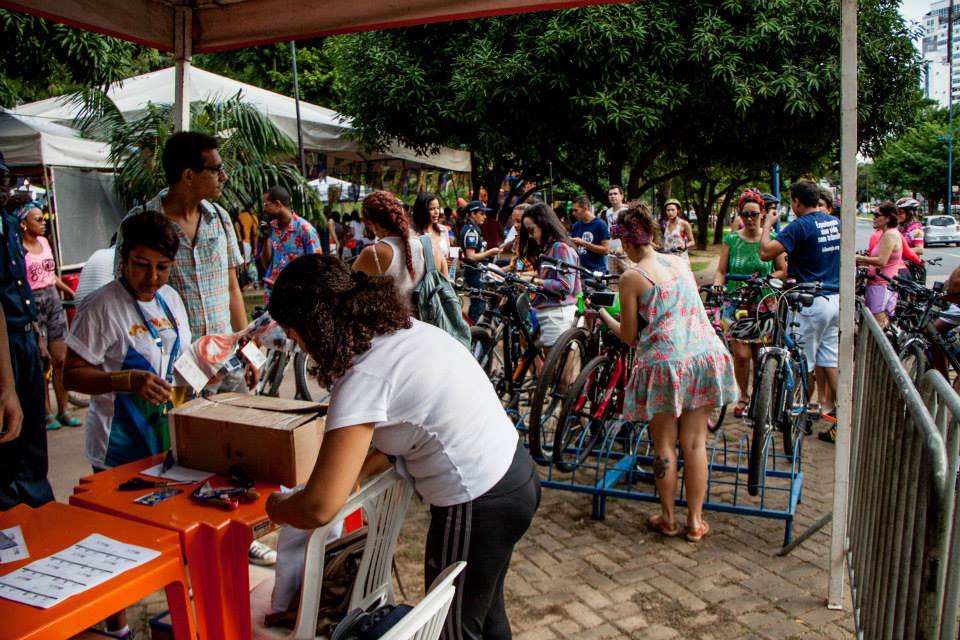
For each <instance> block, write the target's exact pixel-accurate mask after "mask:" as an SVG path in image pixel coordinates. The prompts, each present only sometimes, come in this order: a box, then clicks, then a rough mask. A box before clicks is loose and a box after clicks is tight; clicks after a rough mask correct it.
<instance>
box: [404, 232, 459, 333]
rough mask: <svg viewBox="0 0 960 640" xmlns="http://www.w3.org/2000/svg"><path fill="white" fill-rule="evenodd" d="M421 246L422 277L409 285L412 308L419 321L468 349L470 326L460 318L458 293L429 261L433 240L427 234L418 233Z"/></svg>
mask: <svg viewBox="0 0 960 640" xmlns="http://www.w3.org/2000/svg"><path fill="white" fill-rule="evenodd" d="M420 244H422V245H423V264H424V273H423V279H422V280H420V282H419V284H417V286H416V287H414V288H413V309H414V311H415V312H416V313H417V317H418V318H419V319H420V320H422V321H423V322H427V323H430V324H432V325H433V326H435V327H440V328H441V329H443V330H444V331H446V332H447V333H449V334H450V335H451V336H453V337H454V338H456V339H457V340H458V341H459V342H460V344H462V345H463V346H465V347H466V348H467V349H469V348H470V325H468V324H467V321H466V320H464V319H463V306H462V305H461V304H460V296H458V295H457V292H456V291H454V290H453V284H451V282H450V280H448V279H447V277H446V276H444V275H443V274H442V273H440V272H439V271H437V267H436V265H435V264H434V263H433V243H432V242H431V241H430V236H428V235H423V236H420Z"/></svg>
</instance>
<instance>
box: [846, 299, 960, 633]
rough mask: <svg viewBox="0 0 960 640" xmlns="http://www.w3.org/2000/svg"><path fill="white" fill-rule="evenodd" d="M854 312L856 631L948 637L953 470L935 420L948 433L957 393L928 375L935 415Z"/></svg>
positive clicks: (874, 330)
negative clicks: (856, 328) (856, 323)
mask: <svg viewBox="0 0 960 640" xmlns="http://www.w3.org/2000/svg"><path fill="white" fill-rule="evenodd" d="M861 316H862V317H861V324H860V333H859V335H858V343H857V351H856V367H855V371H854V406H853V433H852V440H853V443H852V448H851V453H850V497H849V512H848V529H847V538H846V545H845V550H846V555H847V566H848V570H849V575H850V589H851V595H852V599H853V612H854V621H855V623H856V627H857V632H858V637H862V638H868V639H872V638H929V639H933V638H938V637H943V638H946V637H954V636H950V635H947V636H941V635H940V632H941V627H942V628H943V631H944V632H945V633H949V630H948V627H950V626H951V624H948V623H947V622H949V621H954V620H953V619H954V618H955V616H956V608H955V607H956V598H957V588H956V587H957V585H956V582H957V580H958V579H960V576H958V575H957V571H956V568H957V567H956V557H957V554H954V555H953V556H952V557H950V556H949V554H948V548H949V546H950V544H951V540H950V530H951V526H952V524H953V518H954V509H953V497H954V484H955V482H956V469H955V467H951V466H950V462H948V455H947V448H946V446H945V445H944V437H943V436H942V435H941V430H940V429H939V428H938V424H942V425H943V428H944V429H945V430H952V431H953V432H954V433H955V423H956V418H955V416H956V415H957V414H956V413H955V412H954V411H953V410H954V409H956V408H958V407H957V401H956V398H955V394H953V391H952V390H951V389H950V388H949V386H948V385H946V383H945V382H943V380H942V376H941V378H940V382H937V381H936V378H937V376H939V374H930V375H929V376H928V377H927V378H925V380H924V382H925V385H924V387H923V388H924V389H925V390H927V394H928V396H927V399H928V401H930V402H931V403H932V404H931V406H932V407H933V408H934V413H933V415H932V414H931V411H930V410H928V408H927V406H926V405H925V403H924V399H923V398H922V397H921V395H920V392H919V391H918V390H917V388H916V387H915V385H914V384H913V382H912V381H911V380H910V377H909V376H908V375H907V372H906V371H905V370H904V368H903V365H902V364H901V363H900V360H899V359H898V358H897V354H896V352H895V351H894V350H893V348H892V347H891V345H890V343H889V341H888V340H887V338H886V337H885V336H884V335H883V331H882V330H881V329H880V327H879V325H878V324H877V322H876V321H875V320H874V318H873V316H872V315H870V313H869V312H864V313H862V314H861ZM934 415H936V416H937V421H935V419H934ZM951 425H952V426H951ZM956 440H957V438H956V437H955V435H953V436H950V437H949V438H948V442H950V441H953V445H952V446H953V448H954V450H955V449H956ZM955 460H956V456H954V457H953V461H954V462H955ZM948 563H949V564H951V566H952V568H953V571H952V572H951V575H950V579H949V582H950V583H951V585H947V582H948V580H947V565H948ZM949 586H952V587H953V588H952V589H950V588H948V587H949ZM947 592H949V594H950V595H946V594H947ZM949 598H953V600H952V602H953V603H954V608H953V609H952V612H950V613H946V615H945V611H944V607H945V603H946V602H948V600H949ZM945 618H946V621H945ZM941 621H945V624H943V625H941ZM954 622H955V621H954Z"/></svg>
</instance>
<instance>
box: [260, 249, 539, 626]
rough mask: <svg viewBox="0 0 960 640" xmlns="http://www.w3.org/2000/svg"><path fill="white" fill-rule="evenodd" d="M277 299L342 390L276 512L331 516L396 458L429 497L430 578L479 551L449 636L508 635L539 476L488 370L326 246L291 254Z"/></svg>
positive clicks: (276, 517) (281, 313) (334, 394)
mask: <svg viewBox="0 0 960 640" xmlns="http://www.w3.org/2000/svg"><path fill="white" fill-rule="evenodd" d="M269 310H270V315H271V316H272V317H273V318H274V319H275V320H276V321H277V322H278V323H279V324H280V326H281V327H283V328H284V330H285V331H286V332H287V335H288V336H290V337H291V338H292V339H293V340H295V341H296V342H297V344H298V345H299V346H300V348H301V349H303V350H304V351H306V352H307V353H309V354H310V355H311V356H312V357H313V359H314V360H315V361H316V363H317V365H318V374H317V377H318V378H319V380H320V382H321V384H323V385H324V386H325V387H327V388H328V389H330V391H331V396H330V407H329V411H328V413H327V418H326V427H325V428H326V433H325V435H324V438H323V443H322V444H321V446H320V453H319V455H318V457H317V462H316V466H315V467H314V470H313V473H312V474H311V476H310V479H309V480H308V481H307V484H306V486H305V487H304V488H303V489H302V490H300V491H296V492H294V493H288V494H283V495H281V494H279V493H275V494H273V495H271V496H270V499H269V500H268V502H267V514H268V515H269V516H270V520H271V521H273V522H275V523H277V524H288V525H290V526H293V527H297V528H299V529H311V528H315V527H318V526H320V525H323V524H325V523H327V522H329V521H330V520H331V519H333V517H334V516H335V515H336V514H337V512H338V511H339V509H340V508H341V507H342V506H343V504H344V503H345V502H346V500H347V498H348V497H349V495H350V492H351V491H352V489H353V487H354V485H355V484H356V483H357V482H358V481H359V480H363V479H366V478H367V477H369V476H371V475H373V474H376V473H379V472H381V471H383V470H385V469H387V468H389V467H390V466H391V464H393V465H394V466H395V467H396V469H397V471H398V472H399V473H400V474H401V475H403V476H405V477H407V478H409V479H411V480H412V481H413V484H414V487H415V488H416V491H417V493H418V494H419V495H420V496H421V497H422V498H423V500H424V501H426V502H427V503H429V504H430V514H431V521H430V527H429V529H428V531H427V539H426V553H425V558H424V581H425V585H430V584H431V582H432V581H433V579H434V578H435V577H436V576H437V575H438V574H439V573H440V572H441V571H443V569H444V568H446V567H447V566H449V565H450V564H452V563H454V562H457V561H459V560H465V561H467V568H466V570H465V571H464V572H463V573H462V574H461V575H460V577H459V578H458V579H457V597H456V598H455V599H454V602H453V605H452V606H451V609H450V613H449V614H448V616H447V621H446V626H445V628H444V629H445V633H444V637H446V638H454V637H457V638H459V637H464V638H485V639H498V638H504V639H505V638H510V637H511V634H510V623H509V621H508V619H507V613H506V608H505V606H504V600H503V598H504V594H503V584H504V578H505V576H506V573H507V569H508V568H509V566H510V557H511V554H512V553H513V547H514V545H515V544H516V543H517V541H518V540H519V539H520V538H521V537H522V536H523V534H524V532H525V531H526V530H527V528H528V527H529V526H530V522H531V520H532V519H533V515H534V512H535V511H536V509H537V506H538V505H539V503H540V484H539V481H538V479H537V474H536V471H535V468H534V465H533V461H532V460H531V458H530V455H529V454H528V453H527V451H526V449H525V448H524V447H523V445H522V444H521V443H520V442H519V438H518V437H517V431H516V429H515V428H514V426H513V424H512V422H511V421H510V419H509V418H508V417H507V415H506V414H505V413H504V411H503V407H502V406H501V405H500V401H499V400H498V398H497V396H496V393H495V392H494V390H493V387H492V386H490V382H489V380H488V379H487V377H486V375H485V374H484V372H483V369H481V368H480V365H479V364H477V362H476V360H474V359H473V357H472V356H471V355H470V353H469V352H468V351H467V350H466V349H463V348H460V347H459V346H458V344H459V343H457V341H456V340H455V339H454V338H452V337H451V336H450V335H448V334H447V333H446V332H445V331H443V330H442V329H438V328H437V327H434V326H432V325H429V324H426V323H423V322H420V321H417V320H412V319H411V318H410V317H409V315H408V309H407V307H406V305H405V304H402V303H401V301H400V299H399V297H398V294H397V290H396V287H395V285H394V280H393V279H392V278H385V277H378V276H371V275H368V274H366V273H364V272H362V271H353V272H351V271H350V270H349V269H348V268H347V266H346V265H344V264H343V263H341V262H340V261H338V260H336V259H333V258H330V257H327V256H318V255H311V256H303V257H301V258H298V259H297V260H295V261H293V262H292V263H290V265H288V266H287V268H286V269H284V270H283V273H281V274H280V278H279V279H278V280H277V283H276V286H275V287H274V290H273V296H272V297H271V299H270V309H269ZM451 381H454V384H451ZM439 388H444V389H447V391H446V392H445V393H424V390H425V389H439ZM371 445H372V449H371ZM388 456H389V457H388Z"/></svg>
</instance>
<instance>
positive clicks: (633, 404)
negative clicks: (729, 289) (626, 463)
mask: <svg viewBox="0 0 960 640" xmlns="http://www.w3.org/2000/svg"><path fill="white" fill-rule="evenodd" d="M657 260H659V262H660V264H661V265H662V266H663V267H665V268H667V269H668V270H669V271H670V272H671V273H673V277H672V278H670V279H668V280H665V281H663V282H659V283H658V282H654V280H653V278H651V277H650V276H649V275H648V274H647V273H646V272H645V271H643V270H642V269H640V268H638V267H633V268H634V269H636V271H637V272H639V273H640V275H642V276H643V277H644V278H646V279H647V280H649V281H650V283H651V284H652V285H653V287H652V288H651V289H649V290H648V291H646V292H644V293H642V294H641V295H640V298H639V300H638V310H637V312H638V314H639V316H640V317H641V318H642V319H643V320H645V321H646V322H647V325H646V326H645V327H643V328H642V329H641V330H640V332H639V333H638V334H637V341H636V343H635V344H634V349H635V351H634V358H633V366H632V368H631V372H630V379H629V380H628V381H627V389H626V394H625V395H626V397H625V398H624V407H623V416H624V418H626V419H627V420H637V421H642V422H647V421H649V420H650V419H651V418H652V417H653V416H654V414H657V413H666V414H669V415H672V416H679V415H680V414H681V413H683V412H684V411H688V410H693V409H697V408H700V407H705V406H719V405H724V404H728V403H730V402H734V401H735V400H736V399H737V384H736V381H735V379H734V377H733V360H732V359H731V357H730V353H729V352H728V351H727V349H726V348H725V347H724V346H723V343H722V342H721V341H720V338H719V337H718V336H717V334H716V332H715V331H714V329H713V326H711V324H710V319H709V318H708V317H707V312H706V310H705V309H704V308H703V302H702V301H701V300H700V296H699V295H698V291H697V285H696V281H695V280H694V277H693V273H692V272H691V271H686V270H683V271H682V272H678V270H677V266H675V265H673V264H672V262H673V260H671V259H670V258H667V257H665V256H657ZM641 324H642V323H641Z"/></svg>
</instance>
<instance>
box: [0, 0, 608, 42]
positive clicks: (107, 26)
mask: <svg viewBox="0 0 960 640" xmlns="http://www.w3.org/2000/svg"><path fill="white" fill-rule="evenodd" d="M620 1H622V0H586V1H585V0H456V1H455V2H451V1H449V0H447V1H444V0H439V1H438V0H391V1H390V2H383V1H382V0H327V1H326V2H303V3H295V4H294V3H291V2H290V1H289V0H0V6H4V7H9V8H10V9H13V10H15V11H23V12H26V13H31V14H33V15H37V16H42V17H44V18H48V19H50V20H54V21H56V22H62V23H64V24H69V25H72V26H75V27H80V28H82V29H86V30H88V31H97V32H99V33H105V34H107V35H111V36H116V37H118V38H123V39H125V40H131V41H133V42H138V43H140V44H143V45H146V46H148V47H153V48H155V49H160V50H163V51H174V52H176V51H177V48H178V42H177V40H178V39H179V35H178V33H177V31H178V30H179V28H182V27H183V26H188V27H189V32H190V33H191V35H192V38H191V39H192V42H191V47H192V51H193V53H208V52H211V51H225V50H229V49H239V48H242V47H250V46H254V45H259V44H268V43H272V42H284V41H287V40H296V39H301V38H313V37H317V36H326V35H335V34H338V33H348V32H353V31H370V30H374V29H388V28H394V27H404V26H410V25H414V24H424V23H428V22H444V21H447V20H459V19H464V18H478V17H482V16H491V15H498V14H506V13H520V12H524V11H537V10H544V9H563V8H567V7H576V6H580V5H585V4H604V3H613V2H620ZM178 13H179V15H178Z"/></svg>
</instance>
